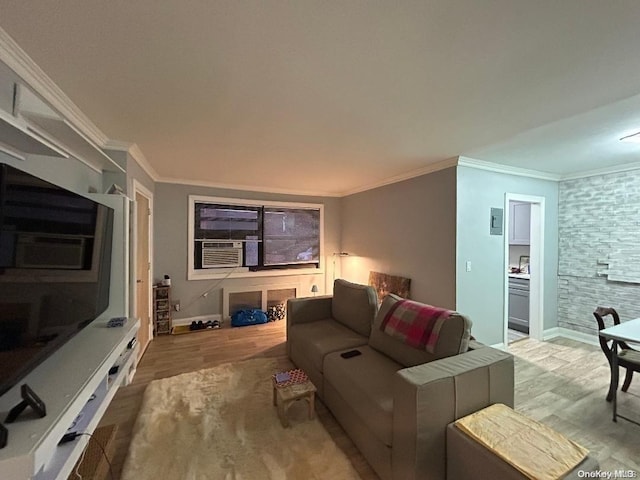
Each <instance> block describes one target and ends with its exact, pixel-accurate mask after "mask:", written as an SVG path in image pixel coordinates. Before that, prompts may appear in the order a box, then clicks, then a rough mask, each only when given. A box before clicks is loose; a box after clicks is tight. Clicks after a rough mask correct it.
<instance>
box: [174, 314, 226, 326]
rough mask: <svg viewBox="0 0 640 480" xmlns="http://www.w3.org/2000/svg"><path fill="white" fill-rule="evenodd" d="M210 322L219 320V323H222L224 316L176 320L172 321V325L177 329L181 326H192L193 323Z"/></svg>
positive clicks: (214, 315) (212, 315) (211, 315)
mask: <svg viewBox="0 0 640 480" xmlns="http://www.w3.org/2000/svg"><path fill="white" fill-rule="evenodd" d="M209 320H211V321H212V322H213V321H214V320H218V321H219V322H221V321H222V315H220V314H219V313H212V314H210V315H198V316H195V317H187V318H176V319H174V320H172V321H171V325H173V326H174V327H177V326H180V325H191V322H199V321H202V322H208V321H209Z"/></svg>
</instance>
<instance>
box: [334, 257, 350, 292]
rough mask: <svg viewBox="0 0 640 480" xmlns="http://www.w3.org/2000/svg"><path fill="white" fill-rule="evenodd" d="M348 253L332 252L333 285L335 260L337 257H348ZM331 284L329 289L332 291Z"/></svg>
mask: <svg viewBox="0 0 640 480" xmlns="http://www.w3.org/2000/svg"><path fill="white" fill-rule="evenodd" d="M348 256H349V253H348V252H333V283H335V282H336V258H337V257H348ZM333 283H332V284H331V288H332V289H333Z"/></svg>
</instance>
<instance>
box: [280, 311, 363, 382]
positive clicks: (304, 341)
mask: <svg viewBox="0 0 640 480" xmlns="http://www.w3.org/2000/svg"><path fill="white" fill-rule="evenodd" d="M287 335H288V337H289V340H288V341H289V342H291V345H292V346H293V347H295V350H296V351H298V352H305V353H306V356H307V357H308V360H309V361H310V362H311V364H312V365H313V367H314V368H315V369H316V370H318V371H319V372H320V373H322V371H323V370H322V368H323V364H322V362H323V360H324V356H325V355H326V354H327V353H331V352H335V351H337V350H345V349H349V348H354V347H358V346H360V345H366V344H367V337H364V336H362V335H359V334H358V333H356V332H354V331H353V330H351V329H349V328H347V327H345V326H343V325H341V324H340V323H338V322H336V321H334V320H332V319H330V318H329V319H325V320H317V321H315V322H309V323H301V324H297V325H290V326H289V331H288V332H287ZM293 360H294V361H295V358H294V359H293Z"/></svg>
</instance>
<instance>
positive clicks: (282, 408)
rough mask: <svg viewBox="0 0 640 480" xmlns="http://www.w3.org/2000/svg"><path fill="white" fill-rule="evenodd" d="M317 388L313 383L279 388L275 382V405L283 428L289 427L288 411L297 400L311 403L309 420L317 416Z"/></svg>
mask: <svg viewBox="0 0 640 480" xmlns="http://www.w3.org/2000/svg"><path fill="white" fill-rule="evenodd" d="M315 398H316V387H315V385H314V384H313V383H311V381H309V380H307V381H306V382H303V383H296V384H293V385H287V386H286V387H277V386H276V381H275V379H274V380H273V404H274V405H275V406H276V407H278V417H279V418H280V423H282V426H283V427H285V428H286V427H288V426H289V420H288V419H287V411H288V410H289V407H290V406H291V405H292V404H293V402H295V401H296V400H306V401H307V402H308V403H309V420H311V419H312V418H313V417H314V415H315Z"/></svg>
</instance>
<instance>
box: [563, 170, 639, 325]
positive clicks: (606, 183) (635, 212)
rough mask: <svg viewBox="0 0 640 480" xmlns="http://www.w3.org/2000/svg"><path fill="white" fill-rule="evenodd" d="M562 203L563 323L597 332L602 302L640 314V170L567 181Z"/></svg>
mask: <svg viewBox="0 0 640 480" xmlns="http://www.w3.org/2000/svg"><path fill="white" fill-rule="evenodd" d="M558 203H559V205H558V225H559V226H558V242H559V245H558V326H559V327H565V328H569V329H571V330H575V331H578V332H582V333H596V332H597V327H596V322H595V319H594V318H593V315H592V312H593V309H594V308H595V307H596V306H598V305H602V306H611V307H614V308H615V309H616V310H617V311H618V313H619V314H620V317H621V319H622V321H624V320H629V319H632V318H638V317H640V170H634V171H630V172H622V173H615V174H608V175H598V176H594V177H588V178H580V179H576V180H567V181H563V182H561V183H560V188H559V202H558ZM612 279H613V280H612ZM620 279H624V280H626V281H624V282H623V281H618V280H620Z"/></svg>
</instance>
